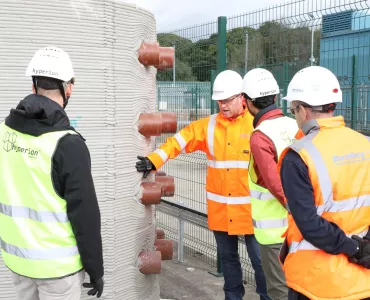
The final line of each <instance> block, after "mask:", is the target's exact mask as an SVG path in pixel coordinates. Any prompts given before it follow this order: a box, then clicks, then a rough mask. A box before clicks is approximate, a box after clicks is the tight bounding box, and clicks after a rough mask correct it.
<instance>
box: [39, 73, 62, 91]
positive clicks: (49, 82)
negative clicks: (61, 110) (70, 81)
mask: <svg viewBox="0 0 370 300" xmlns="http://www.w3.org/2000/svg"><path fill="white" fill-rule="evenodd" d="M34 80H35V81H34V82H35V83H36V86H35V88H36V87H37V88H42V89H44V90H59V83H58V82H62V81H61V80H58V79H54V78H50V77H43V76H35V78H34Z"/></svg>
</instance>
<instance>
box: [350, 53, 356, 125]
mask: <svg viewBox="0 0 370 300" xmlns="http://www.w3.org/2000/svg"><path fill="white" fill-rule="evenodd" d="M356 81H357V59H356V55H353V56H352V91H351V128H352V129H353V130H356V129H357V93H356V89H355V87H356Z"/></svg>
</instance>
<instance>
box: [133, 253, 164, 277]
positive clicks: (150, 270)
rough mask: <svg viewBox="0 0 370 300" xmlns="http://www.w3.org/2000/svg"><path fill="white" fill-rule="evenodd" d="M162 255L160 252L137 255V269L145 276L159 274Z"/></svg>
mask: <svg viewBox="0 0 370 300" xmlns="http://www.w3.org/2000/svg"><path fill="white" fill-rule="evenodd" d="M161 261H162V254H161V252H160V251H143V252H141V253H140V255H139V261H138V267H139V270H140V272H141V273H143V274H145V275H150V274H159V273H161V267H162V266H161Z"/></svg>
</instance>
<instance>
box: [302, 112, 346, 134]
mask: <svg viewBox="0 0 370 300" xmlns="http://www.w3.org/2000/svg"><path fill="white" fill-rule="evenodd" d="M345 126H346V124H345V122H344V118H343V117H342V116H336V117H331V118H322V119H312V120H309V121H307V122H305V123H304V124H303V126H302V131H303V133H304V134H305V135H307V134H309V133H310V132H311V131H316V130H323V129H330V128H340V127H345Z"/></svg>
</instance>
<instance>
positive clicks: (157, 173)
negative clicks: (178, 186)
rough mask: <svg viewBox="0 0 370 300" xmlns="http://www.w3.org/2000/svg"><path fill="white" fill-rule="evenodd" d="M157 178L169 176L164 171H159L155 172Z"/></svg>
mask: <svg viewBox="0 0 370 300" xmlns="http://www.w3.org/2000/svg"><path fill="white" fill-rule="evenodd" d="M155 176H167V174H166V173H165V172H163V171H157V172H155Z"/></svg>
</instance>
